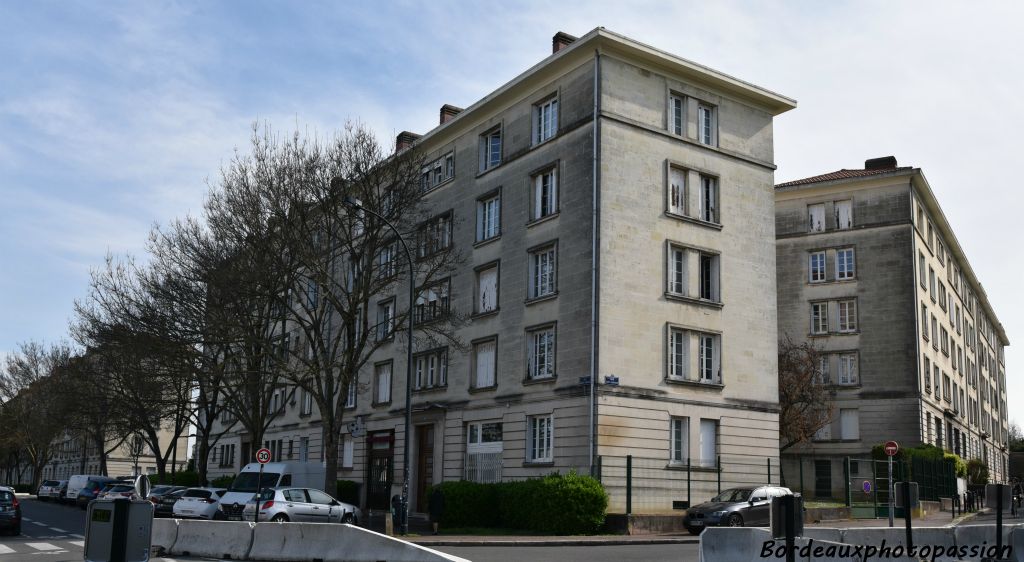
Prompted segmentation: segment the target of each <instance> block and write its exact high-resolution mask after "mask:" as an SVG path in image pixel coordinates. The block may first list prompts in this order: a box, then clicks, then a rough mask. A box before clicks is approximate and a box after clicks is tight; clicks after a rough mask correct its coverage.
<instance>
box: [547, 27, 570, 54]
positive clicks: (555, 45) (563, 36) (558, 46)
mask: <svg viewBox="0 0 1024 562" xmlns="http://www.w3.org/2000/svg"><path fill="white" fill-rule="evenodd" d="M575 40H576V37H573V36H572V35H569V34H568V33H566V32H564V31H559V32H558V33H556V34H555V36H554V37H552V38H551V52H552V53H557V52H558V51H561V50H562V49H564V48H566V47H568V46H569V45H570V44H571V43H572V42H573V41H575Z"/></svg>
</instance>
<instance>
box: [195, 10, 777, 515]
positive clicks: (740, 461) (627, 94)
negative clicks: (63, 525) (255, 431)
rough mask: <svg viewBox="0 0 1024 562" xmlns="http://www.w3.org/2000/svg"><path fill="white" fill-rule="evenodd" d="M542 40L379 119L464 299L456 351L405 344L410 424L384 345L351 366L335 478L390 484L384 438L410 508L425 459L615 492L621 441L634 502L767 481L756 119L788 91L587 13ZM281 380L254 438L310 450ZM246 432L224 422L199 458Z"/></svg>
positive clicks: (307, 453)
mask: <svg viewBox="0 0 1024 562" xmlns="http://www.w3.org/2000/svg"><path fill="white" fill-rule="evenodd" d="M552 51H553V52H552V54H551V55H550V56H549V57H547V58H545V59H544V60H542V61H540V62H539V63H538V64H536V65H535V66H533V67H532V68H530V69H528V70H526V71H525V72H523V73H522V74H520V75H518V76H516V77H515V78H513V79H512V80H511V81H509V82H508V83H506V84H504V85H503V86H501V87H500V88H498V89H497V90H495V91H494V92H491V93H490V94H488V95H487V96H486V97H484V98H483V99H481V100H479V101H477V102H476V103H474V104H472V105H471V106H470V107H468V108H466V109H465V110H461V109H458V108H455V107H452V106H445V107H444V108H442V111H441V122H440V124H439V126H438V127H436V128H435V129H433V130H431V131H429V132H427V133H426V134H424V135H422V136H417V135H412V134H408V133H403V135H400V142H407V141H412V142H415V143H416V144H417V145H418V146H420V147H421V148H422V149H423V150H424V151H425V152H426V153H427V154H428V165H427V167H426V168H425V170H424V173H425V178H424V189H425V190H426V191H427V194H426V199H427V201H428V204H429V205H430V207H431V208H432V209H434V210H435V211H436V213H437V217H436V219H435V220H436V221H437V222H438V225H439V227H440V228H442V229H448V231H449V232H450V233H451V236H450V240H451V243H452V244H455V245H457V246H458V247H459V249H460V250H461V251H462V252H463V254H464V255H465V256H466V257H467V262H466V264H465V266H464V268H462V269H461V270H460V271H458V272H457V273H456V274H454V275H453V276H452V277H451V278H450V279H449V280H448V281H447V282H446V283H444V284H443V285H442V286H441V287H439V288H438V289H437V291H436V292H435V293H436V294H434V293H432V296H430V297H429V298H431V299H438V301H439V303H440V306H451V307H453V308H457V309H459V310H461V311H464V312H467V313H469V314H471V315H472V321H471V322H470V323H469V325H468V326H466V327H465V328H462V329H461V330H462V331H461V332H460V335H461V337H462V339H463V340H464V341H466V342H471V346H472V349H471V351H470V352H469V353H459V352H456V351H454V350H448V349H446V348H440V349H417V350H415V351H416V358H415V371H416V383H415V384H416V387H417V388H416V390H415V391H414V394H413V409H414V415H413V420H412V427H413V433H412V435H409V436H406V435H404V434H403V414H404V406H405V404H404V388H405V376H404V373H405V371H406V365H405V359H404V350H403V348H401V346H400V345H399V344H398V343H394V344H389V345H388V346H385V347H384V348H382V349H381V350H380V351H379V352H378V357H377V358H376V361H375V363H374V365H373V367H372V368H368V369H367V370H366V372H365V373H362V374H361V378H360V384H359V388H358V390H357V391H356V392H354V393H353V395H352V396H351V397H350V403H351V404H352V409H351V412H350V415H349V417H358V418H359V419H360V420H361V422H362V424H363V425H364V426H365V428H366V435H365V436H361V437H357V438H353V437H352V436H350V435H345V436H344V446H343V453H342V459H341V466H342V468H341V470H340V472H339V475H338V477H339V478H340V479H349V480H354V481H356V482H359V483H361V484H362V498H363V504H364V506H368V507H371V508H380V507H384V506H386V505H387V501H388V498H389V497H390V496H391V495H392V494H393V493H396V491H397V489H398V486H399V485H400V483H401V482H400V479H401V458H402V452H403V447H405V446H410V447H411V448H412V450H411V453H412V481H411V495H412V498H413V499H412V505H411V508H412V511H414V512H423V511H425V509H426V504H425V498H424V494H425V491H426V489H427V487H428V486H429V485H431V484H433V483H436V482H439V481H442V480H457V479H470V480H477V481H498V480H508V479H519V478H527V477H536V476H542V475H545V474H547V473H550V472H551V471H553V470H557V471H563V472H565V471H568V470H570V469H575V470H578V471H580V472H583V473H588V472H591V471H593V472H594V473H595V474H599V475H600V476H601V478H602V481H603V482H604V484H605V486H606V487H607V488H608V489H609V492H610V493H611V495H612V505H611V506H610V510H611V511H612V512H615V511H619V512H621V511H622V510H623V509H624V495H623V492H624V486H623V480H622V476H623V474H624V472H623V467H624V465H625V459H626V455H632V456H634V457H635V460H634V467H635V469H634V474H636V475H637V477H638V480H637V481H636V482H635V483H634V489H635V490H636V494H637V497H636V498H635V499H634V504H633V505H634V511H647V512H659V511H665V512H671V511H672V509H673V507H679V506H680V504H679V502H681V501H686V500H690V501H693V502H697V501H703V500H705V499H707V498H708V497H709V495H710V494H713V493H714V492H715V490H716V489H717V487H718V485H719V484H720V485H721V486H722V487H725V486H728V485H730V484H731V483H738V482H744V483H749V482H765V481H767V480H769V479H771V480H773V481H777V479H778V474H777V467H778V444H779V443H778V388H777V377H776V362H777V359H776V342H777V332H776V330H777V323H776V306H775V279H776V278H775V245H774V222H773V217H774V205H775V199H774V197H775V195H774V193H773V186H774V180H773V174H774V170H775V166H774V164H773V133H772V120H773V118H774V117H775V116H776V115H778V114H780V113H783V112H785V111H788V110H790V109H793V108H794V107H795V106H796V102H795V101H793V100H791V99H789V98H786V97H784V96H781V95H779V94H776V93H773V92H771V91H768V90H765V89H763V88H760V87H758V86H755V85H752V84H749V83H746V82H743V81H742V80H739V79H737V78H734V77H731V76H728V75H726V74H723V73H721V72H718V71H715V70H712V69H710V68H707V67H704V66H701V65H699V64H696V63H694V62H691V61H688V60H685V59H683V58H680V57H678V56H675V55H672V54H669V53H666V52H663V51H660V50H658V49H656V48H653V47H650V46H648V45H644V44H642V43H640V42H638V41H635V40H633V39H629V38H627V37H623V36H621V35H618V34H616V33H613V32H610V31H608V30H605V29H603V28H598V29H595V30H593V31H591V32H589V33H587V34H586V35H584V36H583V37H580V38H579V39H575V38H572V37H570V36H567V35H565V34H558V35H556V36H555V38H554V41H553V49H552ZM403 290H404V289H401V288H399V289H398V292H397V294H396V295H381V307H382V308H381V309H380V311H379V312H380V314H381V315H384V316H385V317H386V315H387V314H388V311H387V310H386V307H387V306H394V304H393V303H395V302H397V303H403V302H404V299H403V297H402V295H403V294H404V293H402V291H403ZM392 297H396V298H395V300H393V301H392V300H390V299H391V298H392ZM389 303H391V304H389ZM398 306H399V308H401V307H402V305H401V304H399V305H398ZM592 388H593V392H591V389H592ZM281 400H282V402H281V404H282V406H281V407H282V408H283V411H282V414H281V415H280V416H279V418H278V419H277V421H276V422H275V423H274V426H273V427H272V428H271V429H270V431H268V433H267V437H266V442H265V443H262V444H260V445H266V446H269V447H270V448H271V449H272V450H273V451H274V452H275V458H278V459H281V460H293V461H311V462H315V461H319V460H320V459H321V458H322V453H321V450H320V428H319V425H318V413H317V412H316V410H315V406H314V405H313V404H312V403H311V401H309V400H308V398H307V397H305V396H303V395H302V393H301V392H298V393H296V394H295V395H294V397H293V398H291V399H289V398H287V393H283V394H282V395H281ZM255 448H256V447H255V445H254V444H252V443H250V442H248V441H247V440H246V436H245V435H244V434H242V433H239V432H230V433H229V434H228V435H227V436H226V437H225V438H224V439H222V440H221V442H220V443H219V445H218V447H217V449H216V451H215V455H214V456H213V457H212V458H211V462H210V472H211V478H212V477H215V476H216V475H218V474H227V473H234V472H237V470H238V469H239V467H240V465H241V464H243V463H244V462H246V460H247V459H248V458H249V457H250V455H251V454H252V452H253V450H254V449H255ZM720 467H721V468H720ZM773 467H774V468H773ZM688 468H689V469H688ZM773 470H774V471H775V474H768V473H769V472H771V471H773ZM687 478H690V482H691V485H689V486H688V485H687V484H686V482H687Z"/></svg>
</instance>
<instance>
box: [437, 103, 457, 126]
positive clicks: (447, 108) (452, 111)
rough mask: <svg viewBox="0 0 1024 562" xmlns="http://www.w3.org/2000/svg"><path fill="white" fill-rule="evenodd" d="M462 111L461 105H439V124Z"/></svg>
mask: <svg viewBox="0 0 1024 562" xmlns="http://www.w3.org/2000/svg"><path fill="white" fill-rule="evenodd" d="M460 113H462V108H461V107H455V106H454V105H449V104H447V103H446V104H444V105H442V106H441V124H442V125H444V124H445V123H447V122H449V121H451V120H452V119H454V118H455V116H456V115H458V114H460Z"/></svg>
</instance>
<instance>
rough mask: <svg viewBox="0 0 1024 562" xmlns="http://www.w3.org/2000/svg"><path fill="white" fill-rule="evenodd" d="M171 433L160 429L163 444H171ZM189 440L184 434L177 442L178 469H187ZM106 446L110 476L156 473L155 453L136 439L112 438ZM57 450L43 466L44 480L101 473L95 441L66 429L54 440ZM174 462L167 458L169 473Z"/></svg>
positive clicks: (175, 456) (168, 430)
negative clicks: (93, 442) (122, 439)
mask: <svg viewBox="0 0 1024 562" xmlns="http://www.w3.org/2000/svg"><path fill="white" fill-rule="evenodd" d="M172 433H173V432H172V431H171V430H170V429H164V430H163V431H161V432H160V435H159V437H160V442H161V443H162V444H164V446H166V444H168V443H170V441H171V436H172ZM187 442H188V437H186V436H183V437H180V438H179V439H178V442H177V444H176V446H177V451H176V454H175V455H173V457H174V458H175V460H176V466H177V470H179V471H180V470H184V469H185V466H186V463H187V455H188V447H187ZM107 449H108V450H110V449H113V450H112V451H110V452H109V453H107V461H106V465H107V472H106V474H107V476H111V477H118V476H138V475H140V474H149V475H153V474H156V473H157V466H156V460H155V459H154V457H153V453H152V452H151V451H150V450H149V447H147V446H146V445H145V444H143V443H142V442H141V441H133V440H132V439H130V438H129V439H128V440H126V441H124V442H122V443H120V444H118V443H117V442H115V441H111V442H109V443H107ZM54 450H55V452H54V454H53V458H52V459H51V460H50V462H49V464H47V465H46V467H44V468H43V475H42V477H43V479H54V480H67V479H68V477H69V476H71V475H73V474H100V455H99V451H98V450H97V447H96V446H95V445H94V444H91V443H88V440H87V439H83V438H82V437H81V436H78V435H75V434H72V433H69V432H65V434H64V436H63V437H61V438H60V439H58V440H57V442H56V443H55V447H54ZM171 464H172V463H171V462H170V459H168V462H167V471H168V472H170V470H171Z"/></svg>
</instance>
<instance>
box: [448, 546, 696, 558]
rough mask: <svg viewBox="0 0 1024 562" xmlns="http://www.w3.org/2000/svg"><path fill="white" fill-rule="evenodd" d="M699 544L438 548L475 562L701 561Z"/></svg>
mask: <svg viewBox="0 0 1024 562" xmlns="http://www.w3.org/2000/svg"><path fill="white" fill-rule="evenodd" d="M697 547H698V545H696V544H638V545H608V546H520V547H511V546H492V547H485V546H480V547H476V546H474V547H460V546H441V547H437V548H436V549H435V550H440V551H441V552H446V553H448V554H453V555H455V556H459V557H462V558H465V559H467V560H472V561H473V562H520V561H522V560H530V561H531V562H575V561H577V560H580V561H585V562H630V561H634V560H635V561H637V562H641V561H643V562H697V558H698V554H697Z"/></svg>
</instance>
